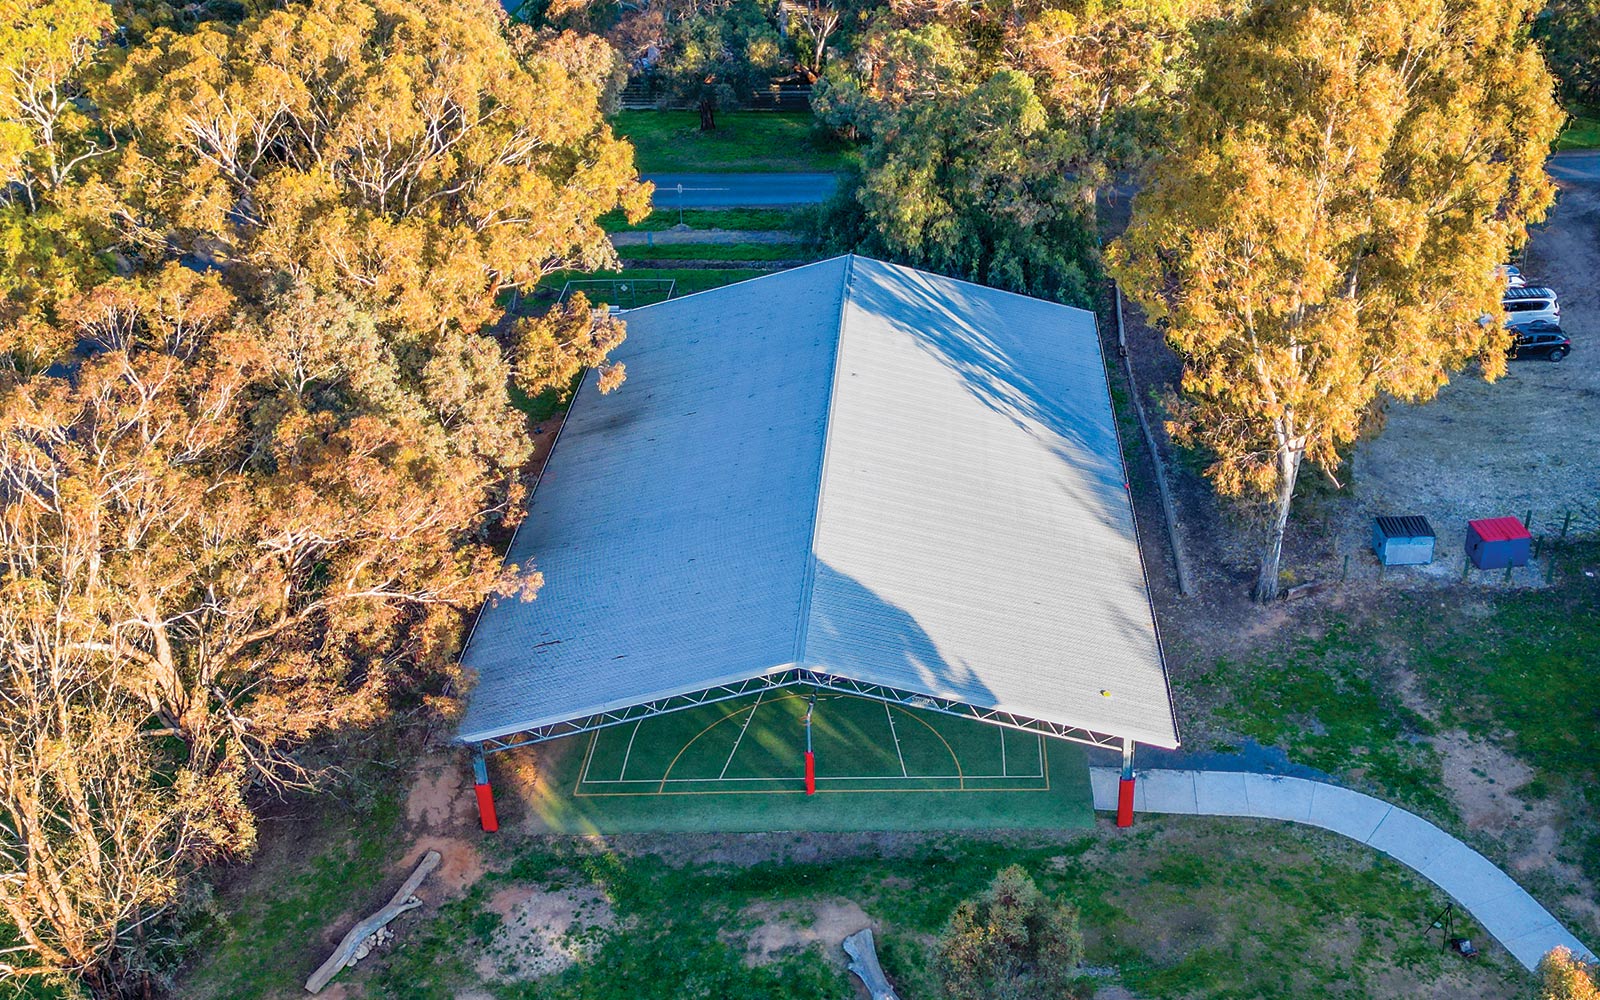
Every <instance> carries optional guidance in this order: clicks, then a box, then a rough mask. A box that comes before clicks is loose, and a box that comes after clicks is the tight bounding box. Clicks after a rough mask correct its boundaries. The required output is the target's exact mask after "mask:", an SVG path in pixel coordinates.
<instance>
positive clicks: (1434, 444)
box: [1337, 181, 1600, 582]
mask: <svg viewBox="0 0 1600 1000" xmlns="http://www.w3.org/2000/svg"><path fill="white" fill-rule="evenodd" d="M1523 270H1524V271H1525V273H1526V274H1527V275H1528V280H1529V284H1539V285H1549V286H1550V287H1552V288H1554V289H1555V290H1556V291H1557V293H1559V294H1560V296H1561V325H1562V328H1563V329H1564V330H1565V331H1566V333H1567V335H1568V336H1569V337H1571V338H1572V341H1573V351H1572V355H1571V356H1570V357H1568V358H1567V359H1566V360H1564V361H1562V362H1560V363H1559V364H1552V363H1550V362H1548V361H1513V362H1511V364H1510V371H1509V372H1508V373H1507V374H1506V376H1505V378H1503V379H1501V380H1499V381H1498V382H1495V383H1492V384H1491V383H1488V382H1485V381H1484V380H1483V379H1482V378H1480V377H1478V376H1477V375H1476V374H1475V373H1473V372H1463V373H1461V375H1459V376H1458V377H1457V378H1456V379H1455V380H1454V381H1452V382H1451V384H1449V385H1447V386H1445V388H1444V389H1443V391H1441V392H1440V393H1439V397H1438V399H1436V400H1434V401H1433V402H1431V403H1426V404H1422V405H1419V406H1406V405H1402V404H1395V405H1392V406H1391V407H1390V408H1389V410H1388V420H1387V425H1386V426H1385V428H1384V431H1383V433H1382V434H1381V435H1380V436H1379V437H1377V438H1376V439H1374V440H1372V441H1369V442H1367V443H1365V444H1363V445H1362V446H1360V447H1359V448H1358V449H1357V450H1356V454H1355V461H1354V468H1353V477H1352V478H1353V484H1352V491H1351V494H1352V496H1351V499H1352V502H1351V503H1348V504H1346V505H1344V517H1343V518H1342V524H1341V525H1340V528H1339V532H1338V542H1337V545H1338V547H1339V548H1340V549H1342V550H1345V551H1355V550H1360V549H1361V548H1363V547H1364V545H1365V544H1366V541H1367V539H1368V537H1369V536H1370V532H1371V518H1372V516H1373V515H1374V514H1422V515H1423V516H1425V517H1427V518H1428V519H1429V520H1430V521H1432V522H1433V526H1434V530H1435V531H1437V532H1438V534H1439V549H1440V555H1441V556H1444V557H1446V558H1443V559H1441V560H1440V563H1439V564H1438V569H1439V570H1440V571H1442V572H1443V573H1444V575H1446V576H1450V575H1452V573H1454V574H1459V571H1460V569H1461V558H1462V556H1461V546H1462V539H1463V538H1464V536H1465V532H1466V522H1467V521H1468V520H1469V519H1471V518H1479V517H1498V516H1502V515H1508V514H1509V515H1515V516H1517V517H1523V516H1526V515H1527V514H1528V513H1529V512H1530V511H1531V512H1532V514H1533V523H1532V525H1531V527H1532V529H1533V531H1534V533H1535V534H1540V533H1544V534H1550V533H1554V532H1559V531H1560V527H1561V524H1562V521H1563V519H1564V518H1565V517H1566V515H1567V513H1568V512H1572V513H1573V515H1574V519H1575V522H1576V523H1575V525H1574V527H1581V528H1583V529H1585V530H1588V531H1593V530H1594V529H1595V527H1596V525H1597V508H1596V505H1597V504H1600V282H1597V281H1596V276H1597V275H1600V185H1586V184H1578V183H1574V182H1571V181H1563V182H1561V195H1560V199H1559V200H1558V201H1557V203H1556V206H1555V208H1554V209H1553V210H1552V212H1551V216H1550V219H1549V221H1548V222H1547V223H1546V224H1545V225H1544V226H1543V227H1541V228H1540V229H1539V230H1538V231H1537V232H1535V234H1534V236H1533V239H1532V241H1531V242H1530V243H1529V245H1528V250H1527V257H1526V261H1525V262H1524V267H1523ZM1528 582H1536V581H1533V580H1530V581H1528Z"/></svg>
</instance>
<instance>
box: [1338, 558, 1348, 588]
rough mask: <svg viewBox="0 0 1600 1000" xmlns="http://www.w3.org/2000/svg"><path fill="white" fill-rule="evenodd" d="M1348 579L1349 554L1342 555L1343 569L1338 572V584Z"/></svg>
mask: <svg viewBox="0 0 1600 1000" xmlns="http://www.w3.org/2000/svg"><path fill="white" fill-rule="evenodd" d="M1349 578H1350V553H1348V552H1346V553H1345V554H1344V569H1342V570H1340V571H1339V582H1340V583H1343V582H1345V581H1346V580H1348V579H1349Z"/></svg>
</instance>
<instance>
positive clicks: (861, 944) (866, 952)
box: [844, 927, 900, 1000]
mask: <svg viewBox="0 0 1600 1000" xmlns="http://www.w3.org/2000/svg"><path fill="white" fill-rule="evenodd" d="M844 953H845V954H846V955H849V956H850V971H851V972H854V973H855V974H856V977H857V978H858V979H860V980H861V981H862V982H863V983H864V984H866V987H867V992H868V993H869V994H871V995H872V1000H900V998H899V997H898V996H896V995H895V992H894V987H892V986H890V985H889V980H888V978H887V977H885V976H884V974H883V967H882V966H880V965H879V964H878V949H877V948H876V947H874V946H873V944H872V929H871V928H870V927H864V928H862V929H861V930H859V931H856V932H855V933H854V934H852V935H850V936H849V937H847V938H845V939H844Z"/></svg>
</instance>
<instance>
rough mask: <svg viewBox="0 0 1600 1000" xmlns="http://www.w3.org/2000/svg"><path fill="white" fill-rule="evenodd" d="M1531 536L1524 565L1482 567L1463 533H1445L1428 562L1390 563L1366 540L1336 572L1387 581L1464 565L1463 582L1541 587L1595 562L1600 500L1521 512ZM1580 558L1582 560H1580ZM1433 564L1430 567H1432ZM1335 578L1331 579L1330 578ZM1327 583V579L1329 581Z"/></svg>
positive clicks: (1346, 577)
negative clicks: (1411, 572)
mask: <svg viewBox="0 0 1600 1000" xmlns="http://www.w3.org/2000/svg"><path fill="white" fill-rule="evenodd" d="M1518 520H1520V521H1521V522H1522V524H1523V526H1524V527H1526V528H1527V529H1528V534H1529V535H1530V536H1531V537H1532V542H1531V544H1530V546H1529V556H1530V558H1529V561H1528V563H1527V564H1526V565H1523V566H1507V567H1503V568H1497V569H1479V568H1477V567H1476V566H1474V565H1473V563H1472V560H1471V558H1470V557H1469V556H1468V555H1467V553H1466V549H1465V544H1464V542H1465V539H1464V537H1463V536H1445V535H1441V536H1439V537H1438V538H1437V539H1435V550H1434V554H1433V559H1432V561H1431V563H1429V564H1427V565H1426V566H1424V567H1408V566H1404V565H1402V566H1385V565H1384V564H1383V561H1382V560H1381V559H1375V558H1374V554H1373V551H1372V549H1371V547H1370V546H1366V545H1363V546H1362V547H1361V548H1360V551H1359V552H1354V551H1347V552H1346V554H1345V555H1344V557H1343V565H1342V566H1341V567H1340V568H1339V571H1338V573H1337V579H1338V582H1340V583H1343V582H1345V581H1347V580H1353V579H1362V578H1365V579H1372V578H1373V576H1374V573H1375V576H1376V579H1377V580H1379V581H1382V580H1384V579H1385V577H1386V576H1388V575H1390V574H1396V573H1401V572H1404V571H1405V570H1407V569H1423V570H1424V571H1425V572H1427V573H1428V574H1429V575H1433V576H1436V577H1438V576H1448V575H1449V574H1450V573H1452V572H1457V570H1456V569H1455V568H1456V567H1459V573H1458V577H1457V578H1458V579H1459V580H1460V581H1461V582H1463V583H1470V582H1476V583H1497V582H1500V583H1506V584H1514V585H1517V586H1538V585H1540V584H1544V585H1549V584H1553V583H1555V581H1556V580H1557V578H1558V577H1560V576H1561V575H1562V574H1563V573H1565V572H1567V571H1568V570H1571V569H1574V568H1578V569H1584V570H1587V569H1589V567H1590V566H1592V564H1593V561H1594V550H1593V547H1592V546H1593V543H1594V542H1595V541H1596V540H1597V539H1600V503H1597V504H1595V505H1593V506H1572V507H1562V508H1557V509H1551V510H1543V511H1541V510H1537V509H1529V510H1526V511H1524V512H1523V513H1522V514H1521V515H1520V516H1519V517H1518ZM1580 563H1581V565H1580ZM1429 567H1431V569H1430V568H1429ZM1328 582H1331V581H1328ZM1324 585H1325V584H1324Z"/></svg>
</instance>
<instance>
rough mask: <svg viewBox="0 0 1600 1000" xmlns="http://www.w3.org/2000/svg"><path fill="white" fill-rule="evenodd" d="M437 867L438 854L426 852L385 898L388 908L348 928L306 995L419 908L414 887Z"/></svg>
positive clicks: (308, 985)
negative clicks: (365, 944)
mask: <svg viewBox="0 0 1600 1000" xmlns="http://www.w3.org/2000/svg"><path fill="white" fill-rule="evenodd" d="M437 867H439V852H438V851H429V852H428V853H427V854H424V855H423V856H422V860H421V861H419V862H418V863H417V867H416V870H415V871H413V872H412V873H411V877H410V878H408V879H406V880H405V882H404V884H402V885H401V886H400V889H399V891H397V892H396V893H395V894H394V895H393V896H391V897H390V898H389V905H387V906H385V907H384V908H383V909H381V910H379V911H378V912H377V913H374V914H373V915H372V916H370V917H368V918H367V919H365V920H363V921H361V922H360V923H358V924H356V925H355V926H354V927H352V928H350V933H348V934H346V935H345V936H344V939H343V940H341V941H340V942H339V947H337V948H335V949H333V954H331V955H329V956H328V960H327V961H326V962H323V963H322V965H320V966H318V968H317V971H316V972H313V973H312V974H311V978H310V979H307V980H306V992H308V993H320V992H321V991H322V988H323V987H324V986H326V985H328V983H330V982H332V981H333V977H334V976H337V975H338V974H339V970H341V969H343V968H345V967H346V966H348V965H354V964H355V953H356V949H358V948H360V947H361V942H363V941H365V940H366V939H367V938H369V937H371V936H372V935H374V934H376V933H378V931H380V930H382V929H383V928H384V926H385V925H387V924H388V923H389V921H391V920H393V919H394V918H395V917H398V916H399V915H400V914H402V913H404V912H406V911H407V910H414V909H416V908H417V907H419V906H421V905H422V901H421V900H419V899H417V898H416V896H415V895H414V894H415V893H416V891H417V887H418V886H420V885H422V880H423V879H425V878H427V877H428V873H429V872H431V871H433V870H434V869H435V868H437Z"/></svg>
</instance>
